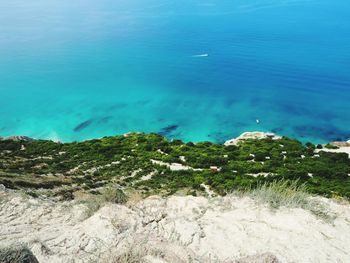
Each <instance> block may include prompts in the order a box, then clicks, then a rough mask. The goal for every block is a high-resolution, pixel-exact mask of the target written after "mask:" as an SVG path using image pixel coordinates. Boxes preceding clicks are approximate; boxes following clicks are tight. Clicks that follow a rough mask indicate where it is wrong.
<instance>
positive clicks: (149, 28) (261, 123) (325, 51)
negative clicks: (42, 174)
mask: <svg viewBox="0 0 350 263" xmlns="http://www.w3.org/2000/svg"><path fill="white" fill-rule="evenodd" d="M257 120H258V121H257ZM255 130H261V131H272V132H276V133H278V134H281V135H287V136H291V137H295V138H298V139H301V140H303V141H313V142H315V143H316V142H325V141H329V140H347V139H350V2H349V1H348V0H336V1H334V0H314V1H313V0H310V1H307V0H304V1H302V0H300V1H297V0H293V1H291V0H252V1H250V0H220V1H219V0H171V1H169V0H71V1H62V0H33V1H27V0H11V1H0V135H1V136H7V135H15V134H16V135H27V136H31V137H35V138H49V139H56V140H61V141H73V140H83V139H89V138H97V137H102V136H106V135H116V134H123V133H126V132H129V131H143V132H157V133H161V134H163V135H165V136H167V137H169V138H179V139H183V140H185V141H189V140H192V141H203V140H210V141H215V142H222V141H224V140H226V139H230V138H232V137H234V136H236V135H238V134H240V133H241V132H244V131H255Z"/></svg>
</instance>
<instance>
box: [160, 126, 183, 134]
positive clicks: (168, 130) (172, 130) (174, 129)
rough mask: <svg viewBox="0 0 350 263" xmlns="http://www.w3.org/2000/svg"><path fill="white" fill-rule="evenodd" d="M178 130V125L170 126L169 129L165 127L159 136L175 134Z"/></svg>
mask: <svg viewBox="0 0 350 263" xmlns="http://www.w3.org/2000/svg"><path fill="white" fill-rule="evenodd" d="M177 128H179V126H178V125H169V126H167V127H164V128H162V129H161V130H160V132H158V134H159V135H162V136H167V135H169V134H170V133H172V132H174V131H176V130H177Z"/></svg>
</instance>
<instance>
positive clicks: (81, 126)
mask: <svg viewBox="0 0 350 263" xmlns="http://www.w3.org/2000/svg"><path fill="white" fill-rule="evenodd" d="M92 122H93V120H92V119H90V120H87V121H84V122H82V123H80V124H79V125H77V126H76V127H75V128H74V129H73V131H75V132H80V131H82V130H84V129H86V128H87V127H89V126H90V125H91V124H92Z"/></svg>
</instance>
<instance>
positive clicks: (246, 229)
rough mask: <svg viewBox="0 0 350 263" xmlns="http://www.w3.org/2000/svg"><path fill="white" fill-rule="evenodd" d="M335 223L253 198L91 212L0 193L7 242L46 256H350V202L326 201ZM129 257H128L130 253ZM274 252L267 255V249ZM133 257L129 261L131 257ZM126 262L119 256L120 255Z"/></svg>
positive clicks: (151, 262)
mask: <svg viewBox="0 0 350 263" xmlns="http://www.w3.org/2000/svg"><path fill="white" fill-rule="evenodd" d="M322 202H324V203H325V204H327V206H329V209H330V211H331V212H332V213H334V214H335V215H336V218H335V220H334V221H333V222H332V223H327V222H325V221H323V220H322V219H320V218H317V217H316V216H314V215H313V214H311V213H310V212H309V211H305V210H303V209H287V208H280V209H278V210H276V211H272V210H271V209H270V208H268V207H266V206H264V205H259V204H256V203H255V202H254V201H253V200H251V199H249V198H238V197H234V196H229V197H216V198H210V199H208V198H204V197H190V196H187V197H179V196H173V197H170V198H167V199H164V198H160V197H150V198H148V199H146V200H143V201H141V202H138V203H136V204H132V205H131V204H130V205H128V206H123V205H117V204H107V205H105V206H104V207H102V208H101V209H99V210H98V211H97V212H95V213H94V214H93V215H92V216H91V217H89V218H86V215H85V212H84V211H85V210H86V207H85V206H84V205H83V204H79V203H76V202H63V203H54V202H52V201H49V200H40V199H33V198H29V197H26V196H23V195H21V194H18V193H13V192H7V191H0V225H1V228H0V244H1V246H12V245H14V244H18V243H25V244H27V245H28V246H29V248H30V249H31V250H32V252H33V253H34V255H35V256H36V257H37V259H38V260H39V262H52V263H54V262H65V263H67V262H131V260H130V259H131V257H133V258H138V261H134V262H148V263H164V262H168V263H177V262H277V261H274V260H265V261H263V260H260V261H259V260H258V261H254V260H252V261H236V260H238V259H240V258H242V257H246V256H251V255H261V254H264V253H270V254H268V255H274V256H276V257H277V258H278V260H279V262H300V263H302V262H317V263H319V262H342V263H343V262H350V206H349V205H348V204H338V203H335V202H333V201H330V200H326V199H322ZM126 255H127V256H126ZM265 255H266V254H265ZM126 258H127V259H128V260H130V261H122V260H125V259H126ZM118 260H119V261H118Z"/></svg>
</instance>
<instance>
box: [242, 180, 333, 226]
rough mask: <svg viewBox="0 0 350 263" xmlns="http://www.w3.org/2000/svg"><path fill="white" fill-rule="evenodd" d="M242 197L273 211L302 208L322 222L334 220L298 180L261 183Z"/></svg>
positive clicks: (323, 205)
mask: <svg viewBox="0 0 350 263" xmlns="http://www.w3.org/2000/svg"><path fill="white" fill-rule="evenodd" d="M244 195H248V196H249V197H251V198H252V199H254V200H255V201H257V202H261V203H266V204H268V205H269V206H270V207H271V208H274V209H277V208H279V207H287V208H302V209H305V210H308V211H310V212H311V213H313V214H314V215H316V216H317V217H319V218H321V219H323V220H324V221H327V222H331V221H333V220H334V216H333V215H331V214H330V212H329V210H328V209H327V207H326V206H325V204H323V203H321V202H320V201H318V200H316V199H314V198H313V196H312V195H311V194H309V193H308V192H307V186H306V185H305V184H300V182H299V180H294V181H291V180H275V181H273V182H271V183H267V182H265V183H261V184H258V186H257V187H256V188H255V189H251V190H248V191H246V192H244Z"/></svg>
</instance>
